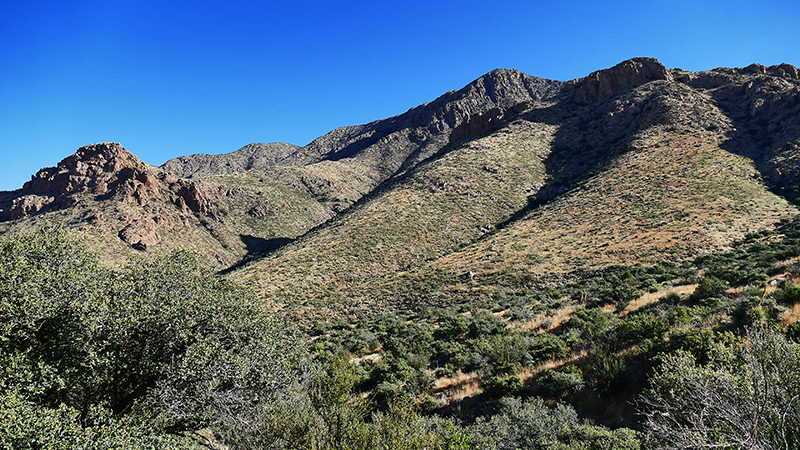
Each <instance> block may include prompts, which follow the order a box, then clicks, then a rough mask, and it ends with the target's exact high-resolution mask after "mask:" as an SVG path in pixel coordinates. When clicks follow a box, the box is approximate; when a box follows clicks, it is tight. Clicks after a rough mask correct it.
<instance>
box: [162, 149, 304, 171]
mask: <svg viewBox="0 0 800 450" xmlns="http://www.w3.org/2000/svg"><path fill="white" fill-rule="evenodd" d="M299 148H300V147H298V146H296V145H292V144H286V143H283V142H274V143H271V144H259V143H255V144H248V145H245V146H244V147H242V148H240V149H239V150H236V151H235V152H231V153H226V154H222V155H206V154H203V153H196V154H194V155H188V156H179V157H177V158H173V159H170V160H169V161H167V162H165V163H164V164H162V165H161V168H162V169H164V170H167V171H170V172H172V173H174V174H175V175H177V176H179V177H181V178H199V177H205V176H210V175H222V174H226V173H238V172H244V171H246V170H251V169H263V168H265V167H269V166H274V165H275V164H277V163H278V162H279V161H281V160H282V159H284V158H286V157H287V156H289V155H290V154H292V153H293V152H295V151H297V149H299Z"/></svg>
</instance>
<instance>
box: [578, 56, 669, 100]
mask: <svg viewBox="0 0 800 450" xmlns="http://www.w3.org/2000/svg"><path fill="white" fill-rule="evenodd" d="M654 80H665V81H673V79H672V73H671V72H670V71H669V69H667V68H666V67H665V66H664V65H663V64H661V63H660V62H659V61H658V60H657V59H655V58H633V59H629V60H627V61H623V62H621V63H619V64H617V65H616V66H614V67H611V68H609V69H603V70H598V71H596V72H592V73H590V74H589V75H588V76H586V77H585V78H579V79H577V80H574V81H571V82H570V83H569V84H567V86H565V88H564V91H565V92H572V94H573V98H574V100H575V102H577V103H582V104H587V103H591V102H594V101H598V100H606V99H609V98H611V97H613V96H615V95H617V94H619V93H621V92H624V91H626V90H628V89H631V88H634V87H636V86H640V85H642V84H644V83H647V82H649V81H654Z"/></svg>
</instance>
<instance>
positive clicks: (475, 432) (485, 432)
mask: <svg viewBox="0 0 800 450" xmlns="http://www.w3.org/2000/svg"><path fill="white" fill-rule="evenodd" d="M500 405H501V406H500V411H499V412H498V413H497V414H496V415H494V416H492V417H491V418H490V419H488V420H487V419H483V418H479V419H478V420H477V421H476V423H475V425H473V426H471V427H469V429H467V436H468V438H469V443H470V445H471V447H472V448H480V449H486V450H506V449H508V450H514V449H520V448H525V449H545V448H547V446H548V445H550V444H554V443H556V442H557V441H558V436H559V435H560V434H561V433H562V432H563V431H564V430H566V429H567V428H569V427H571V426H573V425H575V424H577V423H578V418H577V415H576V414H575V410H574V409H572V407H570V406H567V405H561V404H559V405H556V406H555V407H554V408H549V407H548V406H546V405H545V404H544V401H543V400H542V399H541V398H539V397H533V398H529V399H527V400H521V399H519V398H515V397H506V398H503V399H502V400H501V402H500Z"/></svg>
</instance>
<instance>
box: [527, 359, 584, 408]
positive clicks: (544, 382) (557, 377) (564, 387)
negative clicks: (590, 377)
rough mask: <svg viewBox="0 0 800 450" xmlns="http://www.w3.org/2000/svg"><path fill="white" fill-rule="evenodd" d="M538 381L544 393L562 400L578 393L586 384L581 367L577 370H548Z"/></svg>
mask: <svg viewBox="0 0 800 450" xmlns="http://www.w3.org/2000/svg"><path fill="white" fill-rule="evenodd" d="M567 367H573V366H567ZM538 381H539V386H540V389H541V391H542V393H543V394H544V395H546V396H548V397H553V398H558V399H561V400H564V399H566V398H568V397H570V396H572V395H574V394H577V393H578V392H580V391H582V390H583V388H584V386H585V383H584V381H583V373H582V372H581V371H580V369H578V370H577V371H574V370H566V371H562V370H548V371H547V372H545V373H544V374H543V375H542V376H540V377H539V379H538Z"/></svg>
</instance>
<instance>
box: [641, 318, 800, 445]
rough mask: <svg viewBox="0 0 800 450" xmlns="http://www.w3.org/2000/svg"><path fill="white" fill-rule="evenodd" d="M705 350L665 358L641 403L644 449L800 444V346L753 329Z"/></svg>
mask: <svg viewBox="0 0 800 450" xmlns="http://www.w3.org/2000/svg"><path fill="white" fill-rule="evenodd" d="M708 353H709V355H710V357H709V359H708V361H706V362H705V363H701V362H699V361H698V360H697V359H696V358H695V356H694V355H693V354H691V353H688V352H684V351H678V352H675V353H673V354H670V355H667V356H665V357H664V360H663V364H662V365H661V367H660V368H659V369H658V371H657V373H656V374H655V375H654V376H653V377H652V379H651V382H650V385H651V387H650V388H649V389H648V390H647V391H646V393H645V394H644V396H643V397H642V398H641V399H640V402H639V403H640V404H641V405H644V408H643V411H642V412H643V414H644V416H645V420H644V429H645V433H646V437H647V442H648V445H649V448H655V449H661V448H664V449H666V448H712V447H713V448H752V449H772V448H798V447H800V405H799V404H798V402H797V399H798V398H800V346H798V344H795V343H792V342H789V341H787V340H786V339H785V337H784V336H783V335H782V334H780V333H779V332H778V331H776V330H772V329H766V328H760V327H752V328H748V329H747V339H746V340H745V341H744V342H743V343H742V345H740V346H736V347H734V346H727V345H719V344H718V345H716V346H715V348H714V349H713V351H710V352H708Z"/></svg>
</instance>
